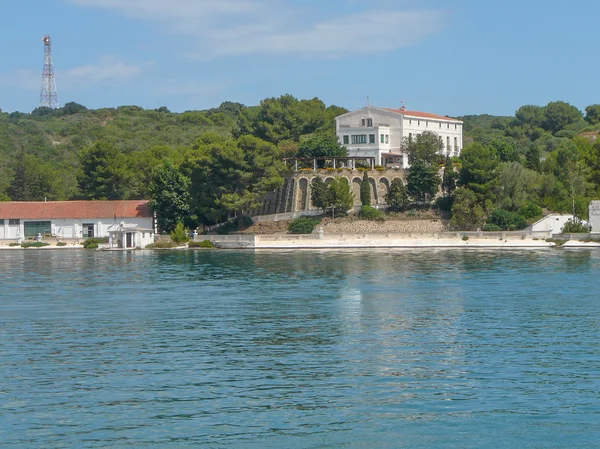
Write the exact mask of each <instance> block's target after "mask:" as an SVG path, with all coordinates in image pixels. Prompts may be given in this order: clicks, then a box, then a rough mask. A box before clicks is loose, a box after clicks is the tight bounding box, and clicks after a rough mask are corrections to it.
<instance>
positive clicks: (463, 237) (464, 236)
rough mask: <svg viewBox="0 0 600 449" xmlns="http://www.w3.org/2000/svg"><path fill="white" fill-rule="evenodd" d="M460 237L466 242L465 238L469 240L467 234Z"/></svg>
mask: <svg viewBox="0 0 600 449" xmlns="http://www.w3.org/2000/svg"><path fill="white" fill-rule="evenodd" d="M462 239H463V241H464V242H466V241H467V240H469V236H468V235H463V236H462ZM500 240H502V239H500Z"/></svg>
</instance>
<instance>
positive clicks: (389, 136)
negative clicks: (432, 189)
mask: <svg viewBox="0 0 600 449" xmlns="http://www.w3.org/2000/svg"><path fill="white" fill-rule="evenodd" d="M335 123H336V134H337V137H338V139H339V141H340V143H341V144H342V145H343V146H345V147H346V148H347V149H348V156H350V157H374V158H375V163H376V164H377V165H383V166H389V165H392V166H399V167H402V168H408V166H409V164H408V154H406V151H405V150H404V148H402V140H403V138H407V139H412V138H413V137H414V136H416V135H418V134H421V133H422V132H424V131H433V132H435V133H436V134H438V135H439V136H440V137H441V138H442V140H443V141H444V155H445V156H458V155H460V152H461V150H462V148H463V129H462V128H463V122H462V121H461V120H457V119H454V118H451V117H447V116H442V115H435V114H430V113H428V112H417V111H409V110H407V109H406V108H405V107H404V106H403V107H402V108H400V109H389V108H377V107H373V106H367V107H364V108H361V109H358V110H356V111H352V112H348V113H346V114H343V115H340V116H338V117H336V119H335Z"/></svg>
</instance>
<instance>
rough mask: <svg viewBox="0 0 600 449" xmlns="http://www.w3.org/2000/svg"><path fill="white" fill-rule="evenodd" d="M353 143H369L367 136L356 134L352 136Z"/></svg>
mask: <svg viewBox="0 0 600 449" xmlns="http://www.w3.org/2000/svg"><path fill="white" fill-rule="evenodd" d="M352 143H353V144H357V143H367V135H366V134H356V135H353V136H352Z"/></svg>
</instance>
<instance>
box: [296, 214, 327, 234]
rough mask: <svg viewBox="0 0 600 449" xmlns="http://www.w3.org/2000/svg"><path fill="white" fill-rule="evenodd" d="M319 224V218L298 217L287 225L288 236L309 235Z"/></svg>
mask: <svg viewBox="0 0 600 449" xmlns="http://www.w3.org/2000/svg"><path fill="white" fill-rule="evenodd" d="M320 222H321V219H320V218H312V217H298V218H296V219H295V220H292V221H291V222H290V224H288V232H289V233H290V234H311V233H312V232H313V231H314V229H315V226H317V225H318V224H319V223H320Z"/></svg>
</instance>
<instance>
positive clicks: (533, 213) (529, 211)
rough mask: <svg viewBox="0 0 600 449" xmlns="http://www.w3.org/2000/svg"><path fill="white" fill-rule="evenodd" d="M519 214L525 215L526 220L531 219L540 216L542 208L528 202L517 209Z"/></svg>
mask: <svg viewBox="0 0 600 449" xmlns="http://www.w3.org/2000/svg"><path fill="white" fill-rule="evenodd" d="M519 215H522V216H523V217H525V219H526V220H532V219H534V218H538V217H541V216H542V208H541V207H540V206H538V205H537V204H533V203H529V204H526V205H525V206H523V207H521V209H519Z"/></svg>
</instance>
